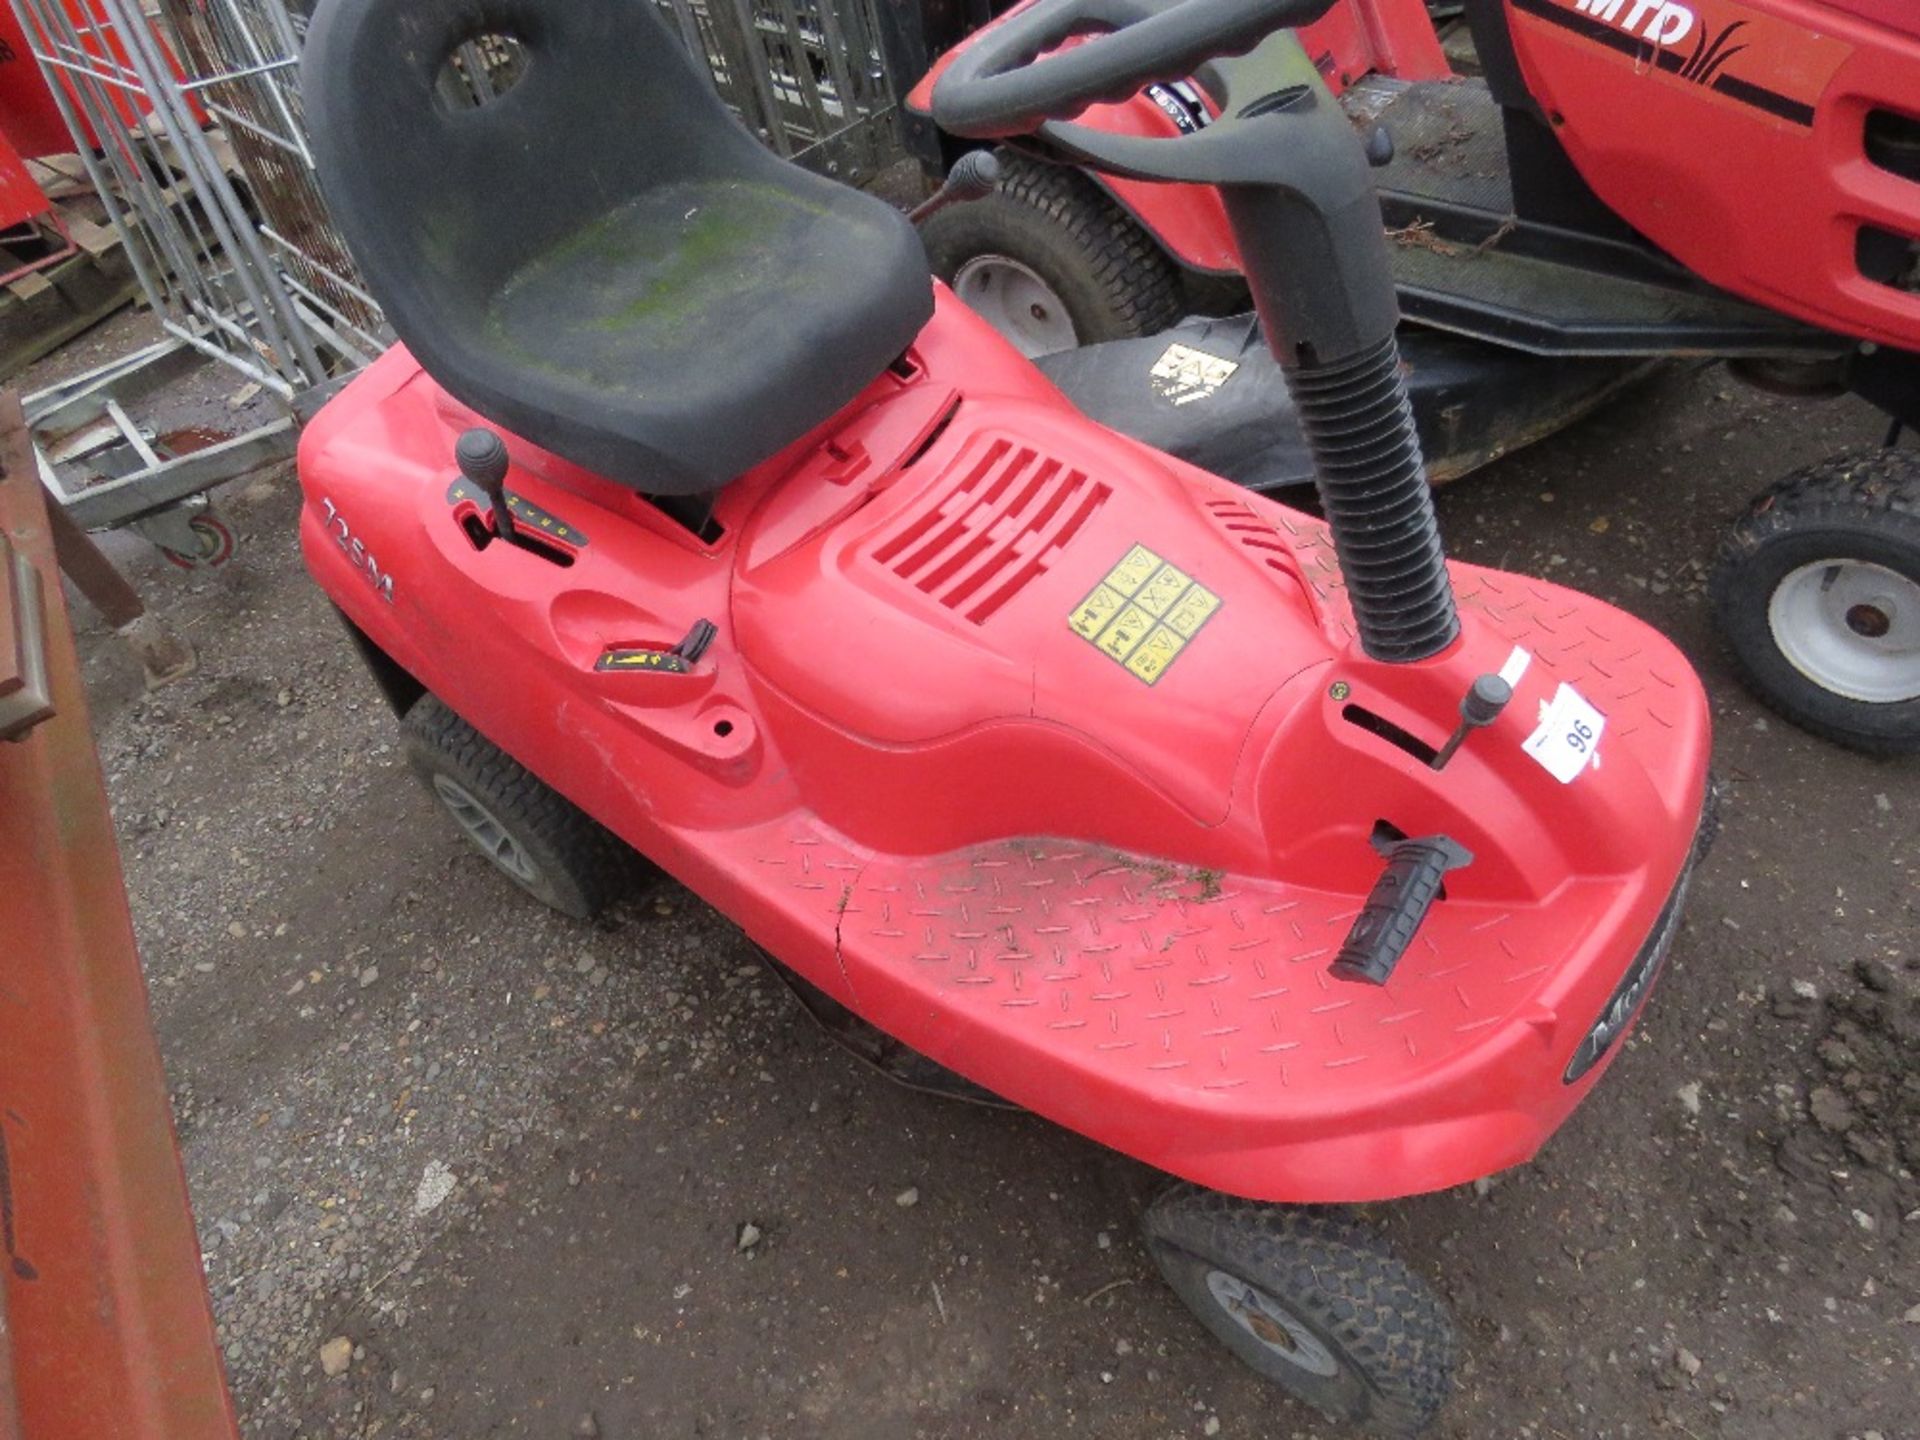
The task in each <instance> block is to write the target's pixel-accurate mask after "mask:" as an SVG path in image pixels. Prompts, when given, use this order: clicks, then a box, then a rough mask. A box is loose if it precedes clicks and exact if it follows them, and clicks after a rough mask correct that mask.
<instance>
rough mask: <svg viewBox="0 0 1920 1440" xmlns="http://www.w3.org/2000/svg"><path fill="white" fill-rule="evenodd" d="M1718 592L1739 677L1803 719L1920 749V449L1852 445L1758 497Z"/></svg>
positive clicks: (1901, 750)
mask: <svg viewBox="0 0 1920 1440" xmlns="http://www.w3.org/2000/svg"><path fill="white" fill-rule="evenodd" d="M1709 593H1710V595H1711V598H1712V602H1713V613H1714V619H1715V620H1716V621H1717V622H1718V624H1719V627H1720V632H1721V634H1722V636H1723V637H1724V638H1725V640H1726V642H1727V646H1728V648H1729V649H1730V650H1731V651H1732V652H1733V658H1734V661H1735V662H1736V664H1737V665H1738V667H1739V669H1740V672H1741V675H1742V678H1744V679H1745V680H1746V682H1747V684H1748V685H1749V686H1751V687H1752V689H1753V691H1754V693H1755V694H1756V695H1758V696H1759V697H1760V698H1761V699H1762V700H1764V701H1765V702H1766V703H1767V704H1768V705H1770V706H1771V707H1772V708H1773V709H1775V710H1777V711H1778V712H1779V713H1780V714H1782V715H1784V716H1785V717H1786V718H1787V719H1789V720H1791V721H1792V722H1793V723H1794V724H1796V725H1799V726H1801V727H1802V728H1803V729H1806V730H1810V731H1812V732H1813V733H1814V734H1815V735H1819V736H1822V737H1824V738H1825V739H1828V740H1833V741H1836V742H1837V743H1839V744H1841V745H1847V746H1851V747H1852V748H1854V749H1856V750H1864V751H1867V752H1868V753H1870V754H1880V755H1897V754H1911V753H1913V752H1915V751H1920V454H1915V453H1913V452H1911V451H1904V450H1872V451H1856V452H1853V453H1850V454H1846V455H1840V456H1836V457H1835V458H1834V459H1831V460H1827V461H1823V462H1822V463H1820V464H1818V465H1814V466H1810V467H1809V468H1807V469H1805V470H1801V471H1799V472H1797V473H1796V474H1794V475H1791V476H1789V477H1788V478H1787V479H1785V480H1783V481H1781V482H1780V484H1778V485H1776V486H1774V487H1773V488H1772V489H1771V490H1769V491H1767V492H1766V494H1764V495H1762V496H1761V497H1760V498H1759V499H1758V500H1756V501H1754V503H1753V507H1752V508H1751V509H1750V510H1749V511H1748V512H1747V514H1746V516H1745V517H1744V518H1743V519H1742V520H1741V521H1740V523H1739V524H1738V525H1736V526H1735V527H1734V529H1733V532H1732V533H1731V534H1730V535H1729V536H1728V537H1727V539H1726V541H1725V543H1724V544H1723V545H1722V546H1721V547H1720V557H1719V560H1718V562H1717V563H1716V565H1715V567H1714V571H1713V577H1712V581H1711V584H1710V589H1709Z"/></svg>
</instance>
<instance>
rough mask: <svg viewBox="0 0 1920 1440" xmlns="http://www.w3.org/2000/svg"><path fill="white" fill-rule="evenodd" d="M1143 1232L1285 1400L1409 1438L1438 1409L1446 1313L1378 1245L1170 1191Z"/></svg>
mask: <svg viewBox="0 0 1920 1440" xmlns="http://www.w3.org/2000/svg"><path fill="white" fill-rule="evenodd" d="M1141 1223H1142V1228H1143V1229H1144V1231H1145V1233H1146V1240H1147V1249H1148V1250H1149V1252H1151V1254H1152V1255H1153V1258H1154V1262H1155V1263H1156V1264H1157V1265H1159V1267H1160V1273H1161V1274H1162V1275H1164V1276H1165V1277H1166V1280H1167V1283H1168V1284H1169V1285H1171V1286H1172V1287H1173V1289H1174V1292H1175V1293H1176V1294H1177V1295H1179V1297H1180V1298H1181V1299H1182V1300H1183V1301H1185V1302H1186V1304H1187V1308H1188V1309H1190V1310H1192V1311H1193V1313H1194V1314H1195V1315H1197V1316H1198V1317H1199V1319H1200V1323H1201V1324H1203V1325H1205V1326H1206V1327H1207V1329H1209V1330H1211V1331H1212V1332H1213V1334H1214V1337H1215V1338H1216V1339H1218V1340H1219V1341H1220V1342H1221V1343H1222V1344H1224V1345H1225V1346H1226V1347H1227V1348H1228V1349H1229V1350H1231V1351H1233V1353H1234V1354H1235V1355H1237V1356H1239V1357H1240V1359H1242V1360H1244V1361H1245V1362H1246V1363H1247V1364H1248V1365H1250V1366H1252V1367H1253V1368H1254V1369H1255V1370H1257V1371H1258V1372H1259V1373H1260V1374H1261V1375H1262V1376H1264V1377H1265V1378H1267V1379H1268V1380H1271V1381H1273V1382H1274V1383H1275V1384H1277V1385H1279V1386H1280V1387H1281V1388H1282V1389H1284V1390H1286V1391H1287V1392H1288V1393H1289V1394H1292V1395H1294V1396H1296V1397H1298V1398H1299V1399H1301V1400H1303V1401H1305V1402H1306V1403H1307V1404H1309V1405H1312V1406H1313V1407H1314V1408H1315V1409H1318V1410H1320V1411H1322V1412H1324V1413H1325V1414H1327V1415H1329V1416H1332V1417H1333V1418H1334V1419H1337V1420H1343V1421H1348V1422H1351V1423H1353V1424H1356V1425H1359V1426H1362V1427H1364V1428H1365V1429H1367V1430H1369V1431H1370V1432H1372V1433H1373V1434H1376V1435H1385V1436H1410V1435H1417V1434H1419V1433H1420V1432H1421V1431H1422V1430H1424V1429H1425V1428H1426V1427H1427V1425H1428V1424H1429V1423H1430V1422H1431V1421H1432V1420H1433V1418H1434V1416H1436V1415H1437V1414H1439V1413H1440V1409H1441V1407H1442V1406H1443V1405H1445V1404H1446V1401H1447V1396H1448V1394H1449V1393H1450V1392H1451V1390H1452V1386H1453V1359H1454V1338H1453V1324H1452V1322H1451V1321H1450V1320H1449V1319H1448V1317H1447V1312H1446V1307H1445V1306H1444V1305H1443V1304H1442V1303H1441V1301H1440V1300H1439V1298H1438V1297H1437V1296H1435V1295H1434V1293H1433V1292H1432V1291H1431V1290H1430V1289H1428V1287H1427V1286H1426V1284H1425V1283H1424V1282H1423V1281H1421V1280H1420V1279H1419V1277H1417V1276H1416V1275H1414V1273H1413V1272H1412V1271H1411V1270H1409V1269H1407V1267H1406V1266H1405V1265H1403V1264H1401V1263H1400V1261H1399V1260H1397V1259H1395V1258H1394V1256H1393V1254H1392V1252H1391V1251H1389V1250H1388V1248H1387V1246H1386V1244H1385V1242H1383V1241H1382V1240H1380V1239H1379V1238H1378V1237H1376V1236H1374V1235H1373V1234H1371V1233H1370V1232H1368V1231H1367V1230H1365V1229H1363V1228H1362V1227H1361V1226H1359V1225H1357V1224H1355V1223H1354V1222H1353V1221H1351V1220H1349V1219H1347V1218H1346V1217H1344V1216H1343V1215H1341V1214H1339V1213H1338V1212H1335V1211H1330V1210H1323V1209H1304V1208H1300V1207H1297V1206H1285V1205H1261V1204H1257V1203H1255V1202H1253V1201H1249V1200H1236V1199H1234V1198H1233V1197H1232V1196H1229V1195H1222V1194H1220V1193H1218V1192H1217V1191H1212V1190H1203V1189H1200V1188H1199V1187H1197V1186H1192V1185H1179V1186H1175V1187H1174V1188H1173V1189H1172V1190H1170V1191H1168V1192H1167V1193H1166V1194H1165V1195H1162V1196H1161V1197H1160V1198H1159V1199H1158V1200H1156V1201H1155V1202H1154V1203H1153V1204H1152V1205H1151V1206H1149V1207H1148V1209H1147V1213H1146V1215H1145V1217H1144V1218H1143V1220H1142V1222H1141Z"/></svg>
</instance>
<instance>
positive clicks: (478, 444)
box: [453, 427, 513, 545]
mask: <svg viewBox="0 0 1920 1440" xmlns="http://www.w3.org/2000/svg"><path fill="white" fill-rule="evenodd" d="M453 458H454V463H456V464H457V465H459V467H460V473H461V474H462V475H464V476H466V478H467V479H469V480H471V481H472V482H473V483H474V484H475V485H478V486H479V487H480V489H481V490H482V491H483V492H485V494H486V497H487V503H488V504H490V505H491V506H492V507H493V529H494V533H495V534H496V535H498V536H499V537H500V538H501V539H502V540H505V541H506V542H507V543H508V544H509V545H511V544H512V543H513V511H512V510H511V509H510V508H509V507H508V505H507V442H506V441H504V440H502V439H501V438H500V437H499V436H498V435H496V434H494V432H493V431H491V430H487V429H483V428H480V427H475V428H474V429H472V430H469V431H467V432H466V433H465V434H463V435H462V436H461V437H460V438H459V439H458V440H456V441H455V442H454V446H453Z"/></svg>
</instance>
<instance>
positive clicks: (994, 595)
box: [873, 438, 1113, 625]
mask: <svg viewBox="0 0 1920 1440" xmlns="http://www.w3.org/2000/svg"><path fill="white" fill-rule="evenodd" d="M951 473H957V474H958V476H959V480H958V483H956V484H953V485H951V486H949V487H947V488H946V489H943V490H941V491H939V492H938V494H937V496H936V498H935V499H933V500H932V501H931V502H930V503H929V504H928V505H927V506H926V507H925V508H924V509H922V510H921V511H919V512H918V513H917V514H915V515H914V516H913V517H912V518H911V519H909V520H908V521H907V522H906V523H905V524H904V525H902V526H901V527H900V528H899V529H898V530H896V531H894V533H893V534H891V535H889V536H888V537H887V538H886V539H885V540H883V541H881V543H880V544H879V545H878V546H877V547H876V548H875V549H874V551H873V558H874V559H875V560H877V561H878V562H879V563H880V564H882V565H884V566H886V567H887V569H889V570H891V571H892V572H893V573H894V574H895V575H897V576H899V577H900V578H901V579H902V580H905V581H906V582H907V583H908V584H910V585H912V586H913V587H914V588H915V589H917V590H919V591H920V592H921V593H922V594H925V595H929V596H931V597H932V598H933V599H935V600H937V601H939V602H940V603H941V604H942V605H944V606H946V607H947V608H948V609H949V610H952V611H954V612H956V613H957V614H960V615H963V616H965V617H966V618H967V619H968V620H971V621H972V622H973V623H974V624H976V625H984V624H985V623H986V622H987V621H988V620H990V619H992V618H993V616H994V614H995V613H996V612H997V611H998V610H999V609H1000V607H1001V606H1003V605H1005V604H1006V603H1007V602H1008V601H1009V600H1011V599H1013V597H1014V596H1016V595H1018V594H1019V593H1020V592H1021V591H1022V590H1024V589H1025V588H1026V587H1027V586H1028V585H1030V584H1032V583H1033V582H1034V581H1035V580H1037V579H1039V577H1040V576H1042V575H1044V574H1045V573H1046V572H1047V570H1048V569H1050V568H1051V567H1052V565H1053V563H1054V561H1055V560H1057V559H1058V558H1059V557H1060V554H1061V552H1062V551H1063V550H1064V549H1065V548H1066V547H1067V545H1068V543H1069V542H1070V541H1072V539H1073V537H1074V536H1075V535H1077V534H1078V533H1079V532H1080V530H1081V527H1083V526H1084V525H1085V524H1086V523H1087V521H1088V520H1090V519H1092V518H1093V516H1094V514H1095V512H1096V511H1098V510H1099V509H1100V507H1101V506H1102V505H1104V504H1106V502H1107V497H1108V496H1110V495H1111V494H1112V493H1113V491H1112V490H1111V488H1109V487H1108V486H1106V485H1104V484H1102V483H1101V482H1100V481H1098V480H1095V479H1093V478H1092V477H1090V476H1088V475H1087V474H1086V473H1085V472H1083V471H1080V470H1075V469H1073V468H1072V467H1070V466H1068V465H1065V464H1063V463H1062V462H1061V461H1059V460H1056V459H1054V458H1052V457H1051V456H1047V455H1042V454H1041V453H1040V452H1039V451H1037V450H1034V449H1032V448H1031V447H1029V446H1026V445H1021V444H1019V443H1017V442H1016V441H1013V440H1011V439H1004V438H1003V439H995V440H993V441H992V442H990V443H989V444H988V445H987V447H986V449H985V450H984V451H982V452H980V453H978V454H976V455H973V456H971V457H968V458H964V459H962V460H961V461H959V462H958V463H957V464H956V465H954V467H953V470H952V472H951Z"/></svg>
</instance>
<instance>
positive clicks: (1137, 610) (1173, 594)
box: [1067, 545, 1220, 685]
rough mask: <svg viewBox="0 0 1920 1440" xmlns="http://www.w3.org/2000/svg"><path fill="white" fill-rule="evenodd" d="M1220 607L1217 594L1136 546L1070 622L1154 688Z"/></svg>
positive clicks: (1077, 633)
mask: <svg viewBox="0 0 1920 1440" xmlns="http://www.w3.org/2000/svg"><path fill="white" fill-rule="evenodd" d="M1219 608H1220V597H1219V596H1218V595H1216V594H1214V593H1213V591H1211V590H1209V589H1207V587H1206V586H1204V585H1202V584H1200V583H1199V582H1198V581H1197V580H1195V579H1194V578H1193V577H1192V576H1191V575H1189V574H1187V573H1186V571H1184V570H1182V569H1180V568H1179V567H1178V566H1176V565H1170V564H1168V563H1167V562H1166V561H1165V560H1162V559H1161V558H1160V557H1159V556H1158V555H1156V554H1154V553H1153V551H1151V550H1149V549H1148V548H1147V547H1146V546H1144V545H1136V546H1134V547H1133V548H1132V549H1131V550H1129V551H1128V552H1127V553H1126V554H1125V555H1123V556H1121V557H1120V563H1119V564H1118V565H1115V566H1114V567H1113V569H1111V570H1109V571H1108V572H1107V575H1106V578H1105V579H1103V580H1102V581H1101V582H1100V583H1099V584H1098V585H1096V586H1094V587H1093V593H1092V594H1090V595H1088V596H1087V598H1086V599H1084V600H1082V601H1081V602H1080V603H1079V604H1078V605H1076V606H1074V607H1073V613H1072V614H1071V615H1069V616H1068V617H1067V623H1068V624H1069V625H1071V626H1072V627H1073V631H1074V633H1075V634H1076V635H1078V636H1080V638H1081V639H1083V640H1090V641H1092V642H1093V644H1095V645H1096V646H1098V647H1099V648H1100V649H1101V650H1103V651H1104V652H1105V653H1106V654H1107V655H1109V656H1110V657H1111V658H1113V659H1114V660H1116V661H1118V662H1119V663H1120V664H1121V665H1124V666H1125V667H1126V668H1127V670H1128V671H1129V672H1131V673H1132V674H1133V675H1135V676H1136V677H1137V678H1139V679H1141V680H1144V681H1146V683H1147V684H1149V685H1152V684H1154V683H1155V682H1157V681H1158V680H1159V679H1160V677H1161V676H1162V675H1164V674H1166V671H1167V667H1168V666H1169V665H1171V664H1173V662H1174V661H1175V659H1177V658H1178V657H1179V654H1180V652H1181V651H1182V650H1184V649H1185V648H1186V646H1187V642H1188V641H1190V640H1192V639H1193V637H1194V636H1195V635H1197V634H1199V633H1200V627H1201V626H1202V625H1205V624H1206V623H1207V621H1209V620H1210V619H1212V618H1213V615H1214V612H1215V611H1217V610H1218V609H1219Z"/></svg>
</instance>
